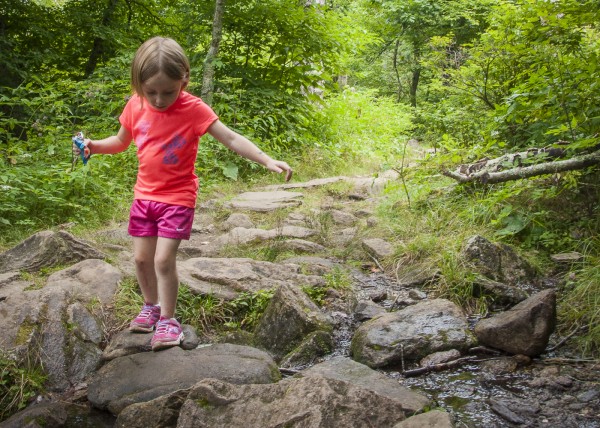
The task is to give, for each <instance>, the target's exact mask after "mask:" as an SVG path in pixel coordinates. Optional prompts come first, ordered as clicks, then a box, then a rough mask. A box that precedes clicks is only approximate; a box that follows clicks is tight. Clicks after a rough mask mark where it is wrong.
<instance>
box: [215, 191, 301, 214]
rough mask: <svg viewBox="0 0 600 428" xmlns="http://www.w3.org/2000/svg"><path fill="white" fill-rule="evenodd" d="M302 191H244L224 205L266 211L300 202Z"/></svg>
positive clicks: (292, 205)
mask: <svg viewBox="0 0 600 428" xmlns="http://www.w3.org/2000/svg"><path fill="white" fill-rule="evenodd" d="M303 197H304V195H303V194H302V193H298V192H286V191H276V190H275V191H267V192H245V193H242V194H240V195H237V196H236V197H235V198H233V199H232V200H231V201H230V202H229V203H228V204H227V205H226V206H227V207H228V208H232V209H243V210H249V211H258V212H268V211H275V210H277V209H279V208H288V207H296V206H298V205H301V204H302V201H301V199H302V198H303Z"/></svg>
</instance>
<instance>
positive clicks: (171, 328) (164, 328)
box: [156, 320, 177, 334]
mask: <svg viewBox="0 0 600 428" xmlns="http://www.w3.org/2000/svg"><path fill="white" fill-rule="evenodd" d="M171 332H173V333H176V332H177V325H175V324H174V323H172V322H171V320H165V321H159V322H158V325H157V326H156V333H158V334H167V333H171Z"/></svg>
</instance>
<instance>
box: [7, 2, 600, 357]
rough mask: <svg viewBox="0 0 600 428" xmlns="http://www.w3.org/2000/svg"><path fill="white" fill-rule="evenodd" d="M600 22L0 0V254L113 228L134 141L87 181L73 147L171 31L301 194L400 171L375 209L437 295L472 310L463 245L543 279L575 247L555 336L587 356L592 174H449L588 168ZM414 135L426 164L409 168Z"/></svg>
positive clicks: (342, 5) (443, 7)
mask: <svg viewBox="0 0 600 428" xmlns="http://www.w3.org/2000/svg"><path fill="white" fill-rule="evenodd" d="M599 19H600V12H599V9H598V7H597V2H596V1H592V0H582V1H577V0H541V1H540V0H538V1H535V0H521V1H509V0H505V1H502V0H474V1H473V0H469V1H467V0H450V1H444V2H439V1H434V0H327V1H325V0H322V1H315V0H313V1H311V0H305V1H298V0H270V1H266V2H264V1H255V0H226V1H225V0H217V1H216V2H213V1H202V2H195V1H173V0H103V1H91V0H31V1H26V0H0V63H1V64H2V72H1V73H0V201H1V204H0V248H8V247H9V246H11V245H13V244H14V243H16V242H17V241H18V240H20V239H22V238H23V237H25V236H28V235H29V234H31V233H33V232H35V231H37V230H41V229H45V228H54V227H59V226H60V225H63V224H66V223H72V224H75V225H77V227H79V228H80V229H77V228H76V229H75V230H76V231H77V230H79V232H81V233H84V232H83V231H84V230H85V229H86V228H90V227H101V225H102V224H104V223H106V222H109V221H112V220H115V219H123V218H125V216H126V212H127V209H128V206H129V203H130V197H131V188H132V185H133V182H134V180H135V173H136V162H137V161H136V157H135V152H134V149H133V147H132V148H130V150H128V151H127V152H126V153H124V154H120V155H117V156H94V157H92V160H91V161H90V162H89V163H88V165H87V166H85V167H84V166H83V165H82V164H81V161H79V162H73V159H72V154H71V136H72V135H73V134H74V133H76V132H78V131H80V130H82V131H83V132H84V133H85V134H86V136H88V137H90V138H102V137H105V136H108V135H111V134H112V133H114V132H116V130H117V129H118V116H119V114H120V112H121V110H122V108H123V107H124V105H125V102H126V99H127V97H128V96H129V95H130V94H131V88H130V79H129V64H130V61H131V58H132V56H133V53H134V52H135V50H136V49H137V47H138V46H139V45H140V44H141V43H142V42H143V41H144V40H146V39H147V38H149V37H151V36H154V35H162V36H168V37H172V38H174V39H176V40H177V41H178V42H179V43H180V44H181V45H182V46H183V47H184V49H185V50H186V52H187V53H188V56H189V57H190V61H191V64H192V84H191V86H190V91H191V92H193V93H195V94H197V95H200V94H201V93H202V95H203V96H205V97H206V99H207V100H209V101H210V103H211V105H212V107H213V109H214V110H215V111H216V112H217V114H218V115H219V116H220V118H221V120H222V121H223V122H224V123H225V124H227V125H229V126H231V127H232V128H234V129H235V130H237V131H239V132H240V133H242V134H244V135H246V136H248V137H249V138H250V139H251V140H253V141H254V142H256V143H257V144H258V145H259V146H260V147H261V148H263V149H264V150H265V151H266V152H268V153H269V154H271V155H273V156H277V157H279V158H281V159H284V160H286V161H288V163H290V164H291V165H292V166H293V167H294V168H295V170H296V171H297V179H298V180H303V179H309V178H315V177H319V176H328V175H335V174H339V173H344V174H352V173H365V172H368V173H378V172H380V171H383V170H386V169H396V170H398V171H400V172H401V176H402V180H400V181H399V182H398V183H396V184H395V185H392V186H390V188H389V189H388V196H389V198H388V202H387V205H385V206H382V207H380V210H381V212H382V213H383V214H384V217H386V218H388V219H389V227H390V230H392V232H393V234H395V235H396V236H398V237H399V239H400V237H402V239H403V241H404V242H405V245H403V246H401V247H399V248H402V251H403V253H402V254H398V257H409V258H410V259H411V260H418V259H427V258H430V259H432V263H436V264H437V265H439V266H442V269H443V270H445V272H444V274H445V275H444V277H445V278H446V281H447V284H446V285H447V291H448V293H450V294H451V295H452V296H453V298H455V299H457V300H460V301H461V302H462V303H463V304H464V305H466V306H470V308H471V309H472V310H482V304H481V302H474V301H473V300H472V298H473V296H472V290H471V289H470V288H469V284H470V281H469V277H468V276H464V275H462V273H464V272H463V270H461V266H457V265H456V257H454V256H453V255H452V252H456V251H457V249H458V248H459V247H460V244H461V239H462V238H464V237H465V236H468V235H469V234H472V233H475V232H478V233H483V234H486V235H487V236H489V237H490V238H492V239H494V240H502V241H504V242H507V243H511V244H513V245H515V246H517V247H518V248H520V249H521V250H522V251H523V252H524V253H527V254H528V255H529V256H530V257H532V258H533V259H534V260H536V261H537V263H538V268H539V269H540V270H541V271H544V272H546V273H547V274H548V275H553V274H556V273H555V272H552V270H551V269H550V268H549V266H550V265H551V262H550V261H549V256H550V255H552V254H555V253H564V252H577V253H578V254H579V255H580V256H581V257H580V258H578V259H577V261H576V262H575V263H573V264H572V265H571V266H570V267H569V268H568V271H567V272H560V273H559V274H560V277H559V278H558V279H559V283H560V284H561V285H560V286H561V289H560V291H561V308H560V314H559V316H560V318H561V322H560V328H561V331H562V332H563V333H564V334H565V335H566V334H568V333H569V332H573V331H575V332H578V333H579V336H580V337H581V340H580V342H579V344H580V350H581V352H582V354H589V353H591V354H594V353H596V352H597V350H598V345H600V322H599V318H600V305H599V304H598V303H599V302H598V300H599V299H600V292H599V291H600V263H599V261H600V238H599V237H598V230H599V229H600V202H599V199H600V198H599V196H600V180H598V178H599V176H600V174H599V171H598V167H597V163H596V164H595V165H591V166H589V164H586V165H584V167H581V168H578V169H574V170H572V171H566V172H561V173H553V174H543V175H538V176H535V177H530V178H528V179H520V180H511V181H508V182H505V183H499V184H489V183H488V184H485V183H464V184H458V183H456V182H455V180H453V179H452V178H449V177H446V176H445V175H444V174H442V172H443V171H446V170H453V169H454V168H456V167H457V165H461V164H469V163H472V162H475V161H477V160H480V159H483V158H488V159H494V158H498V157H499V156H502V155H504V154H506V153H517V152H520V153H522V152H526V151H528V150H530V149H532V148H559V149H560V153H561V158H562V159H573V158H578V157H581V156H588V155H592V156H595V155H596V154H597V152H598V150H599V147H598V144H599V141H598V135H599V132H600V68H599V65H598V63H599V62H598V59H599V58H598V57H599V54H600V34H599V23H600V21H599ZM409 141H412V142H414V141H417V142H418V144H419V147H420V148H428V149H430V150H429V151H428V152H429V155H428V156H427V157H426V158H425V159H424V160H421V161H419V164H418V165H417V166H416V167H411V168H405V162H404V160H405V158H407V156H409V152H410V150H411V149H412V148H413V147H414V143H411V144H409ZM75 160H76V159H75ZM552 161H554V160H553V159H549V158H548V157H543V156H542V157H539V156H536V157H531V158H529V157H523V158H522V159H520V160H519V165H521V166H522V164H524V165H525V166H527V165H530V164H531V163H535V162H542V163H547V162H552ZM511 162H513V163H514V158H513V160H512V161H511ZM514 166H515V165H513V164H511V165H506V168H512V167H514ZM197 173H198V175H199V176H200V179H201V182H202V192H205V193H208V192H210V191H213V190H214V189H217V188H221V187H226V186H227V185H231V183H235V185H236V186H237V187H238V188H239V187H240V186H243V185H251V184H252V183H254V182H256V181H260V180H262V181H265V180H276V179H278V177H272V176H270V175H269V177H270V178H268V177H267V176H268V173H266V172H264V171H263V170H262V169H261V168H260V167H258V166H257V165H255V164H252V163H250V162H247V161H245V160H243V159H241V158H239V157H237V156H236V155H234V154H232V153H229V152H228V151H227V150H226V149H225V148H224V147H222V146H221V145H219V144H217V143H215V141H213V140H211V139H210V138H205V139H204V140H203V143H202V145H201V148H200V152H199V155H198V162H197ZM242 183H245V184H242ZM400 210H402V214H401V217H399V216H400V213H399V212H400ZM408 232H410V233H408ZM407 236H410V237H411V239H410V240H409V239H408V238H407ZM399 251H400V250H399ZM434 258H435V260H434ZM471 285H472V284H471Z"/></svg>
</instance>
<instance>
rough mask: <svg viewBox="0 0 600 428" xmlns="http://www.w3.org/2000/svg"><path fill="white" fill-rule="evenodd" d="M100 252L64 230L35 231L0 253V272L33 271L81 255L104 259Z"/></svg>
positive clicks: (74, 261) (69, 261)
mask: <svg viewBox="0 0 600 428" xmlns="http://www.w3.org/2000/svg"><path fill="white" fill-rule="evenodd" d="M104 257H105V256H104V254H103V253H101V252H100V251H98V250H96V249H95V248H94V247H92V246H91V245H90V244H88V243H86V242H84V241H81V240H79V239H77V238H75V237H74V236H73V235H71V234H70V233H67V232H65V231H62V230H61V231H59V232H53V231H49V230H47V231H44V232H38V233H36V234H35V235H32V236H30V237H29V238H27V239H26V240H24V241H23V242H21V243H20V244H18V245H17V246H15V247H13V248H11V249H10V250H8V251H5V252H4V253H2V254H0V273H5V272H9V271H25V272H37V271H39V270H40V269H42V268H45V267H52V266H58V265H63V266H64V265H68V264H72V263H77V262H79V261H82V260H85V259H104Z"/></svg>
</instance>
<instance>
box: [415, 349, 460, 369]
mask: <svg viewBox="0 0 600 428" xmlns="http://www.w3.org/2000/svg"><path fill="white" fill-rule="evenodd" d="M458 358H460V352H459V351H457V350H456V349H450V350H448V351H443V352H434V353H433V354H429V355H427V356H426V357H425V358H423V359H422V360H421V361H420V362H419V365H420V366H421V367H427V366H435V365H436V364H442V363H447V362H448V361H452V360H456V359H458Z"/></svg>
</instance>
